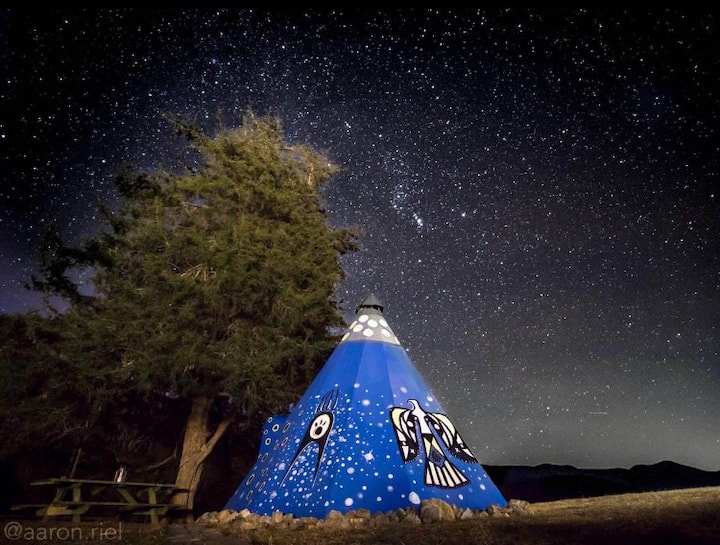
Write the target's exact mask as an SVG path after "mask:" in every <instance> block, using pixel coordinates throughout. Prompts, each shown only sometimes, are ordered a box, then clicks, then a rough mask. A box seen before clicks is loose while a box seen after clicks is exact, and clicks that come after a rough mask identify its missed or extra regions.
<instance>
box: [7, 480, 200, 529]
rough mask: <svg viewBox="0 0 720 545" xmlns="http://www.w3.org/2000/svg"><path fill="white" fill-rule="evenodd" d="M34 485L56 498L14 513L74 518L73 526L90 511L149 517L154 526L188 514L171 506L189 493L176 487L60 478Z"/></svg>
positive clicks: (16, 508)
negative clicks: (49, 489) (49, 490)
mask: <svg viewBox="0 0 720 545" xmlns="http://www.w3.org/2000/svg"><path fill="white" fill-rule="evenodd" d="M30 485H31V486H45V487H53V488H55V495H54V497H53V499H52V500H51V501H50V502H48V503H25V504H17V505H13V506H12V509H13V510H14V511H21V510H34V511H35V516H38V517H42V518H43V520H48V519H49V518H50V517H60V516H70V517H72V520H73V522H76V523H77V522H80V521H81V518H82V516H83V515H86V514H88V513H89V512H90V511H94V512H97V511H99V510H106V511H110V512H113V513H116V514H118V515H119V514H120V513H128V514H130V515H147V516H149V517H150V522H151V523H152V524H154V525H157V524H159V523H160V519H161V517H169V516H178V517H180V516H184V515H186V514H188V510H187V509H186V508H185V507H183V506H180V505H174V504H172V503H170V502H169V500H170V498H171V497H172V495H173V494H175V493H178V492H188V490H187V489H184V488H178V487H177V486H175V485H174V484H164V483H143V482H132V481H128V482H117V481H103V480H96V479H70V478H67V477H59V478H53V479H44V480H40V481H33V482H31V483H30ZM159 496H160V497H159Z"/></svg>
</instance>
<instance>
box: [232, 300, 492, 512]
mask: <svg viewBox="0 0 720 545" xmlns="http://www.w3.org/2000/svg"><path fill="white" fill-rule="evenodd" d="M360 310H361V311H362V314H360V315H359V316H358V320H357V321H356V322H354V323H353V324H352V325H351V326H350V329H349V331H348V333H347V334H346V335H345V337H344V338H343V340H342V341H341V342H340V343H339V344H338V346H337V347H336V349H335V351H334V352H333V353H332V355H331V356H330V358H329V359H328V361H327V362H326V364H325V365H324V367H323V368H322V369H321V371H320V372H319V373H318V375H317V377H316V378H315V380H314V381H313V382H312V384H311V385H310V386H309V387H308V389H307V391H306V392H305V394H304V395H303V397H302V398H301V399H300V401H299V402H298V403H297V404H296V405H295V406H294V407H293V408H292V409H291V410H290V412H289V413H288V414H285V415H276V416H273V417H271V418H269V419H268V420H267V422H266V423H265V427H264V430H263V436H262V441H263V442H262V446H261V448H260V452H259V454H258V459H257V462H256V463H255V465H254V466H253V467H252V468H251V470H250V471H249V472H248V474H247V475H246V477H245V479H244V480H243V482H242V483H241V484H240V486H239V487H238V489H237V491H236V492H235V494H234V495H233V496H232V498H230V500H229V501H228V503H227V505H226V509H233V510H236V511H239V510H241V509H244V508H247V509H249V510H250V511H252V512H253V513H257V514H264V515H271V514H272V513H273V512H275V511H281V512H283V513H291V514H293V515H295V516H296V517H302V516H313V517H317V518H324V517H325V516H326V515H327V514H328V513H329V512H330V511H331V510H337V511H340V512H347V511H350V510H354V509H360V508H365V509H369V510H370V511H371V512H372V513H376V512H387V511H390V510H394V509H398V508H401V507H410V506H418V505H420V503H421V502H422V500H424V499H429V498H438V499H441V500H443V501H446V502H448V503H449V504H451V505H457V506H459V507H463V508H466V507H467V508H471V509H485V508H487V507H488V506H490V505H492V504H496V505H500V506H504V505H506V501H505V499H504V498H503V496H502V494H501V493H500V491H499V490H498V489H497V487H496V486H495V485H494V484H493V482H492V481H491V480H490V478H489V477H488V475H487V474H486V473H485V470H484V469H483V467H482V465H481V464H480V463H479V462H478V461H477V460H476V459H475V457H474V455H473V454H472V451H471V449H470V448H469V447H468V446H467V445H466V444H465V443H464V442H463V438H462V437H461V435H460V434H459V433H458V430H456V429H455V428H454V426H453V424H452V422H451V420H450V419H449V418H448V417H447V415H446V414H445V411H444V410H443V407H442V405H441V404H440V401H439V400H438V399H437V397H436V396H435V395H434V394H433V392H432V391H431V389H430V388H429V387H428V385H427V384H426V383H425V381H424V380H423V378H422V376H421V375H420V374H419V372H418V371H417V369H416V368H415V366H414V365H413V363H412V361H411V360H410V359H409V357H408V355H407V353H406V351H405V349H404V348H403V347H402V346H401V345H400V343H399V342H398V341H397V338H396V337H395V335H394V333H392V330H391V329H390V328H389V326H388V325H387V323H386V322H385V320H384V318H383V317H382V312H381V310H377V309H372V308H370V309H367V308H365V309H363V308H362V307H359V311H360Z"/></svg>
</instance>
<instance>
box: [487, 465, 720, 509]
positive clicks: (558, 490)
mask: <svg viewBox="0 0 720 545" xmlns="http://www.w3.org/2000/svg"><path fill="white" fill-rule="evenodd" d="M483 467H485V469H486V471H487V473H488V475H489V476H490V478H491V479H492V481H493V482H494V483H495V484H496V485H497V487H498V488H499V489H500V491H501V492H502V493H503V495H504V496H505V498H506V499H512V498H516V499H522V500H527V501H530V502H541V501H554V500H562V499H571V498H583V497H592V496H606V495H609V494H626V493H631V492H653V491H658V490H676V489H681V488H697V487H703V486H720V471H704V470H701V469H696V468H694V467H689V466H685V465H682V464H678V463H675V462H670V461H664V462H659V463H657V464H652V465H645V464H641V465H636V466H633V467H631V468H630V469H624V468H613V469H580V468H576V467H573V466H569V465H552V464H542V465H539V466H487V465H486V466H483Z"/></svg>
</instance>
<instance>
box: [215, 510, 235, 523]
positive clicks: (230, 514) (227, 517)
mask: <svg viewBox="0 0 720 545" xmlns="http://www.w3.org/2000/svg"><path fill="white" fill-rule="evenodd" d="M236 518H237V511H233V510H232V509H223V510H222V511H220V512H219V513H218V514H217V522H218V524H228V523H229V522H232V521H233V520H235V519H236Z"/></svg>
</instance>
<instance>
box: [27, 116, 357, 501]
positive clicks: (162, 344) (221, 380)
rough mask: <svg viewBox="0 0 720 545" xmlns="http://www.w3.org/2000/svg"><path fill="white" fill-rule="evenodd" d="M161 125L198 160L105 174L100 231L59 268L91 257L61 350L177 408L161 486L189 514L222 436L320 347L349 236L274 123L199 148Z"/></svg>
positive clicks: (330, 339) (259, 408) (321, 354)
mask: <svg viewBox="0 0 720 545" xmlns="http://www.w3.org/2000/svg"><path fill="white" fill-rule="evenodd" d="M174 123H175V126H176V127H177V129H178V130H179V131H180V132H181V133H183V134H185V135H186V136H188V138H189V141H190V144H191V145H192V146H193V147H194V148H195V149H196V150H197V151H198V152H199V153H200V155H201V157H202V158H203V159H204V161H203V165H202V167H201V168H199V169H197V172H192V171H188V173H185V174H182V175H179V174H171V173H167V172H164V173H155V174H152V175H147V174H132V175H128V174H126V175H122V176H120V177H119V178H118V180H117V182H118V183H117V188H118V192H119V194H120V196H121V197H122V204H121V206H120V207H119V208H117V209H116V210H114V211H113V212H112V213H111V214H110V215H109V229H108V230H107V231H106V232H105V233H104V234H102V235H101V236H98V237H96V238H94V239H92V240H90V241H88V243H87V244H86V245H85V247H84V249H83V251H82V252H77V251H76V252H75V253H74V254H73V255H74V256H75V257H77V256H79V255H81V256H83V257H78V258H77V259H75V260H73V259H71V260H69V261H68V263H70V264H72V265H78V263H81V262H84V263H88V262H90V261H92V263H93V266H94V270H95V276H94V286H95V291H94V294H93V297H91V298H81V297H77V294H75V295H76V297H73V298H72V300H73V301H74V302H75V305H74V306H73V307H72V309H71V310H70V311H69V312H68V313H67V315H66V316H65V317H64V319H65V320H67V321H68V322H67V323H68V324H70V323H72V326H70V325H69V326H68V329H67V331H66V333H65V335H66V339H67V340H68V342H67V343H66V346H65V350H67V351H70V352H71V353H72V357H82V358H85V359H86V358H92V359H93V360H94V363H93V364H89V366H88V368H93V369H99V371H94V373H95V374H96V375H98V376H100V375H101V376H102V380H101V382H102V383H103V384H106V385H107V383H108V381H114V383H115V384H116V386H117V388H118V394H119V392H120V391H121V390H125V391H136V392H143V393H145V394H147V395H158V394H161V395H166V396H168V397H172V398H174V399H177V398H182V399H186V400H187V401H188V407H189V409H188V416H187V420H186V424H185V430H184V439H183V443H182V448H181V455H180V461H179V468H178V473H177V479H176V484H177V485H178V487H180V488H186V489H188V490H190V492H189V494H181V495H177V496H176V497H175V498H174V500H173V501H174V502H175V503H177V504H182V505H185V506H187V507H188V508H190V509H192V507H193V501H194V495H195V492H196V490H197V487H198V483H199V481H200V478H201V475H202V471H203V464H204V461H205V459H206V458H207V456H208V455H209V454H210V452H211V451H212V449H213V447H214V446H215V445H216V444H217V442H218V440H219V439H220V438H221V437H222V436H223V434H224V432H225V431H226V430H227V428H228V426H230V425H231V424H232V423H233V422H234V421H237V420H238V419H241V420H244V421H253V420H258V419H264V417H265V416H267V415H268V414H271V413H273V412H277V411H278V410H283V409H285V408H287V407H288V405H289V404H291V403H292V402H294V401H295V400H296V399H297V397H299V394H300V393H302V391H303V389H304V388H305V386H306V385H307V384H308V383H309V381H310V380H311V379H312V378H313V376H314V374H315V372H316V371H317V369H318V368H319V367H320V365H321V364H322V363H323V362H324V359H325V357H326V356H327V354H329V352H330V350H331V349H332V347H333V346H334V344H335V342H336V339H335V337H334V336H333V334H332V331H333V328H335V327H338V326H341V325H342V319H341V315H340V312H339V305H338V303H337V301H336V300H335V298H334V293H335V289H336V287H337V284H338V283H339V282H340V281H341V280H342V278H343V269H342V267H341V265H340V261H339V258H340V256H342V255H343V254H345V253H346V252H350V251H354V250H355V249H356V242H355V232H354V231H353V230H350V229H336V228H331V227H330V226H329V224H328V218H327V215H326V212H325V210H324V208H323V205H322V198H321V192H320V189H321V187H322V185H323V184H324V183H326V182H327V181H328V180H329V179H330V178H331V176H332V175H333V174H334V173H335V172H336V171H337V168H336V167H335V166H334V165H332V164H331V163H330V162H329V161H328V159H327V157H325V156H324V155H323V154H321V153H319V152H317V151H315V150H313V149H312V148H310V147H308V146H304V145H290V144H288V143H287V142H286V141H285V140H284V136H283V132H282V128H281V126H280V123H279V121H278V120H277V119H274V118H258V117H256V116H254V115H252V114H247V115H246V117H245V119H244V120H243V124H242V125H241V126H240V127H239V128H237V129H233V130H224V131H222V132H220V133H219V134H218V135H217V136H215V137H212V138H211V137H208V136H206V135H204V134H203V133H201V132H200V131H199V130H197V129H196V128H195V127H193V126H191V125H189V124H187V123H184V122H183V121H181V120H177V119H175V120H174ZM60 253H61V252H56V254H57V255H60ZM53 276H54V277H55V280H57V277H58V275H57V271H55V273H54V274H53ZM43 283H44V285H45V286H51V285H53V282H51V281H49V280H48V279H45V280H44V281H43V282H38V285H42V284H43ZM60 284H62V282H60ZM54 285H58V282H57V281H55V282H54ZM70 341H72V342H70ZM81 354H82V355H81ZM217 415H220V416H219V417H217ZM211 416H212V418H211Z"/></svg>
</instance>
